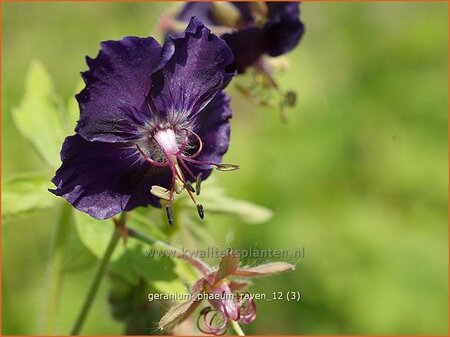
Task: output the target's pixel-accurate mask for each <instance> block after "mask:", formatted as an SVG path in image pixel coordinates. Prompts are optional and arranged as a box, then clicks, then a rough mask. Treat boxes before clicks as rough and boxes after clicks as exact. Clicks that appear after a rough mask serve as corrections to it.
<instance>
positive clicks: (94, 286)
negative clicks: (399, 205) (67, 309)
mask: <svg viewBox="0 0 450 337" xmlns="http://www.w3.org/2000/svg"><path fill="white" fill-rule="evenodd" d="M125 217H126V213H125V212H122V213H121V214H120V218H119V220H117V221H115V223H116V227H115V229H114V232H113V235H112V237H111V240H110V241H109V244H108V247H107V248H106V251H105V254H104V255H103V257H102V260H101V261H100V264H99V266H98V269H97V272H96V274H95V277H94V280H93V281H92V283H91V286H90V288H89V292H88V293H87V295H86V299H85V301H84V304H83V307H82V308H81V311H80V313H79V314H78V318H77V320H76V322H75V324H74V326H73V328H72V331H71V335H78V334H79V333H80V331H81V328H82V327H83V324H84V322H85V320H86V317H87V314H88V313H89V310H90V308H91V306H92V302H93V301H94V299H95V296H96V295H97V291H98V288H99V286H100V283H101V281H102V279H103V276H104V275H105V271H106V267H107V266H108V263H109V260H110V259H111V256H112V254H113V252H114V249H115V248H116V246H117V243H118V242H119V239H120V228H119V227H120V226H124V225H125V221H126V219H125Z"/></svg>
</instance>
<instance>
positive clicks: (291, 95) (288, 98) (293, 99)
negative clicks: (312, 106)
mask: <svg viewBox="0 0 450 337" xmlns="http://www.w3.org/2000/svg"><path fill="white" fill-rule="evenodd" d="M284 103H285V104H286V105H287V106H288V107H294V106H295V105H296V104H297V94H296V93H295V91H292V90H288V91H286V93H285V94H284Z"/></svg>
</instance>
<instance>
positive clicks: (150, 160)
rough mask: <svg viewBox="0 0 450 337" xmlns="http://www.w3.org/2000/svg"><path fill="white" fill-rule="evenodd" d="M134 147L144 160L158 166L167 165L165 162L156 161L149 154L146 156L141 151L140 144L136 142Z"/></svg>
mask: <svg viewBox="0 0 450 337" xmlns="http://www.w3.org/2000/svg"><path fill="white" fill-rule="evenodd" d="M136 147H137V149H138V151H139V153H140V154H141V155H142V156H143V157H144V159H145V160H146V161H148V162H149V163H150V164H152V165H155V166H159V167H165V166H167V165H168V164H167V162H162V163H160V162H159V161H156V160H154V159H152V158H150V157H149V156H147V155H146V154H145V152H144V151H142V149H141V148H140V146H139V145H138V144H136Z"/></svg>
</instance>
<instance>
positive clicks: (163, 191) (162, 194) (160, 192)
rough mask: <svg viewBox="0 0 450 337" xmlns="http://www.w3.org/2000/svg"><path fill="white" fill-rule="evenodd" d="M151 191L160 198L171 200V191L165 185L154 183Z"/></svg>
mask: <svg viewBox="0 0 450 337" xmlns="http://www.w3.org/2000/svg"><path fill="white" fill-rule="evenodd" d="M150 193H151V194H153V195H154V196H156V197H158V198H161V199H164V200H167V201H170V191H169V190H168V189H167V188H165V187H162V186H158V185H153V186H152V188H151V189H150Z"/></svg>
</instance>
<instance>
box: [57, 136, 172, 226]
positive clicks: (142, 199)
mask: <svg viewBox="0 0 450 337" xmlns="http://www.w3.org/2000/svg"><path fill="white" fill-rule="evenodd" d="M61 159H62V162H63V164H62V166H61V167H60V168H59V169H58V171H57V172H56V175H55V177H54V178H53V180H52V182H53V183H54V184H55V185H56V188H55V189H53V190H50V192H52V193H54V194H55V195H58V196H61V197H63V198H65V199H66V200H67V201H68V202H70V203H71V204H72V205H73V206H74V207H75V208H77V209H78V210H80V211H83V212H85V213H88V214H89V215H91V216H92V217H94V218H96V219H101V220H103V219H107V218H110V217H112V216H114V215H116V214H118V213H120V212H121V211H128V210H131V209H133V208H135V207H137V206H145V205H148V204H151V205H153V206H159V200H158V198H156V197H155V196H153V195H152V194H151V193H150V188H151V186H152V185H154V184H156V185H160V186H164V187H167V188H168V187H169V185H170V182H171V179H170V173H169V171H168V170H167V169H166V168H157V167H153V166H150V165H149V164H148V163H146V162H145V161H143V160H142V158H141V157H140V155H139V153H138V152H137V151H136V148H135V147H133V146H131V145H128V144H114V143H102V142H88V141H86V140H85V139H84V138H82V137H81V136H79V135H75V136H70V137H67V138H66V140H65V142H64V144H63V148H62V151H61Z"/></svg>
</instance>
